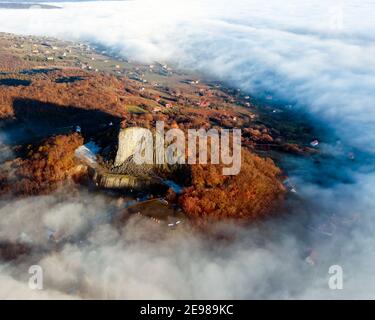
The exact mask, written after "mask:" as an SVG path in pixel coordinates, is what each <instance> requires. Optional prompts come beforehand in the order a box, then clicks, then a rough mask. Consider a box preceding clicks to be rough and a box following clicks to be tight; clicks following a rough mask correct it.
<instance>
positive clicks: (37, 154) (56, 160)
mask: <svg viewBox="0 0 375 320" xmlns="http://www.w3.org/2000/svg"><path fill="white" fill-rule="evenodd" d="M82 144H83V138H82V137H81V136H80V135H79V134H77V133H73V134H70V135H59V136H55V137H51V138H49V139H47V140H46V141H45V142H44V143H43V144H42V145H40V146H39V147H37V148H35V149H34V150H30V151H29V154H28V155H27V158H26V159H24V160H20V161H19V163H18V164H16V165H15V178H16V181H15V185H14V188H13V189H14V190H15V192H16V193H17V194H27V195H31V194H40V193H45V192H49V191H52V190H54V189H55V188H56V187H57V186H58V184H59V183H60V182H61V181H63V180H65V179H66V178H68V177H70V176H72V175H73V174H74V168H75V167H76V165H77V163H76V160H75V157H74V151H75V149H76V148H78V147H79V146H81V145H82Z"/></svg>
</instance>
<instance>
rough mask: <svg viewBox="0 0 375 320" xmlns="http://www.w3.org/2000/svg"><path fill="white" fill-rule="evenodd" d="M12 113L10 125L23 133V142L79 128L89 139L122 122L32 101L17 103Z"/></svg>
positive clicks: (100, 113)
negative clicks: (102, 130)
mask: <svg viewBox="0 0 375 320" xmlns="http://www.w3.org/2000/svg"><path fill="white" fill-rule="evenodd" d="M13 111H14V116H15V119H14V120H13V121H11V123H8V124H9V125H10V126H11V127H12V128H13V129H15V128H16V129H17V131H22V132H20V135H21V136H22V138H21V140H31V139H33V138H34V139H35V138H37V137H38V138H43V137H47V136H50V135H55V134H68V133H70V132H73V131H75V130H76V129H77V126H79V127H80V128H81V131H82V135H83V136H84V137H85V138H89V137H91V136H92V135H95V134H96V133H97V132H99V131H100V130H101V129H104V128H106V127H108V126H109V124H110V123H113V124H119V122H120V121H121V119H120V118H118V117H116V116H113V115H111V114H108V113H106V112H104V111H101V110H86V109H82V108H78V107H74V106H63V105H58V104H53V103H46V102H42V101H38V100H33V99H20V98H16V99H14V101H13ZM8 128H9V127H8ZM9 129H11V128H9Z"/></svg>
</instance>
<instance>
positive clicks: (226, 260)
mask: <svg viewBox="0 0 375 320" xmlns="http://www.w3.org/2000/svg"><path fill="white" fill-rule="evenodd" d="M59 5H60V6H63V7H64V8H63V9H62V10H56V11H53V10H50V11H48V12H46V11H43V10H33V11H27V10H7V11H0V31H4V32H16V33H21V34H35V35H52V36H56V37H59V38H62V39H74V40H85V41H90V42H93V43H96V44H100V45H102V46H105V47H107V48H109V49H110V50H112V51H113V52H115V53H117V54H120V55H123V56H126V57H127V58H129V59H133V60H140V61H144V62H148V61H154V60H157V61H165V62H168V63H169V62H170V63H173V64H175V65H176V66H177V67H181V68H189V69H194V70H198V71H201V72H205V73H208V74H210V75H211V76H214V77H215V78H217V79H221V80H223V81H225V82H226V83H227V84H228V85H231V86H234V87H238V88H241V90H245V91H246V92H249V93H251V94H253V95H255V96H257V97H259V98H262V97H265V96H270V95H272V97H273V101H274V102H276V103H278V104H285V105H292V108H295V109H296V112H298V110H299V109H303V110H307V111H308V112H309V113H310V114H311V116H312V118H313V119H315V120H316V121H317V122H319V124H321V123H323V124H324V125H325V126H326V127H327V128H330V129H331V130H332V135H335V136H337V137H338V138H339V139H340V140H341V143H343V144H345V145H348V146H350V147H353V148H357V150H361V151H362V152H363V153H362V154H361V156H360V157H359V156H358V157H356V158H355V159H354V163H355V165H352V164H351V165H348V166H346V165H340V166H338V165H337V166H335V162H334V161H336V160H334V161H333V163H332V161H331V162H329V163H327V164H326V163H325V162H324V161H323V162H322V163H321V164H320V168H321V170H318V169H317V168H316V166H314V163H312V162H311V161H302V160H301V161H297V162H296V163H295V164H294V170H292V171H291V172H289V175H290V176H291V178H292V179H293V181H294V182H295V185H296V189H297V191H298V196H299V197H301V198H303V199H304V201H303V202H302V204H301V203H298V204H295V203H290V204H289V203H288V205H290V209H289V214H287V215H282V216H280V217H275V218H270V219H268V220H267V221H264V222H263V223H257V224H256V225H253V226H250V227H239V226H234V225H232V224H231V223H229V222H228V223H222V224H220V225H217V226H215V227H214V228H215V229H217V231H216V232H217V233H218V234H224V235H228V237H225V236H224V237H219V239H217V238H216V237H208V236H204V235H202V234H200V233H199V232H196V231H193V230H192V229H190V228H189V227H188V226H184V227H183V228H181V229H178V230H175V231H174V232H170V233H165V232H163V231H162V230H161V229H159V228H157V226H155V225H154V224H153V223H152V222H150V221H146V220H143V219H140V218H139V217H134V218H132V219H130V220H129V222H128V223H127V224H126V225H124V226H122V227H121V228H119V227H117V226H114V225H113V224H111V223H110V218H111V214H112V212H113V210H114V208H115V206H116V203H115V200H113V199H112V198H108V197H106V196H105V195H98V194H92V193H89V192H86V191H84V190H81V191H80V192H79V194H78V195H77V196H76V197H67V196H66V193H64V190H59V191H57V192H56V193H55V194H53V195H49V196H40V197H30V198H27V199H23V200H14V199H12V200H10V199H7V200H3V202H2V203H1V207H0V240H1V241H4V242H7V241H9V242H12V241H16V240H17V241H18V240H20V239H21V240H22V241H23V242H24V243H25V244H27V245H30V246H33V247H35V248H37V249H36V250H34V251H33V255H31V256H30V257H29V258H28V259H26V261H23V262H22V263H20V264H17V265H14V264H12V263H1V265H0V281H1V282H0V283H1V289H0V297H1V298H35V297H36V298H89V299H90V298H99V299H104V298H123V299H131V298H186V299H189V298H193V299H195V298H202V299H210V298H213V299H214V298H228V299H230V298H238V299H240V298H242V299H243V298H257V299H258V298H275V299H276V298H282V299H289V298H298V299H304V298H312V299H315V298H374V295H375V294H374V293H373V292H374V289H375V276H374V273H373V270H374V268H375V257H374V252H375V250H374V249H375V248H374V244H375V237H374V235H373V231H372V230H373V229H374V227H375V221H374V218H373V216H372V214H373V212H374V209H375V201H374V199H375V189H374V187H373V184H374V182H375V175H374V171H373V169H372V168H371V166H370V165H369V164H371V160H372V158H373V152H374V151H375V143H374V141H375V128H374V120H375V114H374V108H373V106H374V103H375V93H374V91H373V88H374V85H375V58H374V57H375V46H374V40H375V39H374V27H375V25H374V21H373V19H372V16H371V12H372V11H373V10H374V9H375V8H374V6H375V5H374V4H373V3H372V2H371V1H362V2H361V3H360V4H358V3H356V2H355V1H353V0H346V1H344V0H343V1H336V0H331V1H318V0H309V1H305V2H304V3H301V2H300V1H297V0H291V1H287V2H286V1H277V0H272V1H267V2H266V3H265V2H264V1H258V0H255V1H245V0H234V1H233V0H232V1H227V0H223V1H220V3H218V1H213V0H204V1H198V0H192V1H189V2H186V1H184V2H183V1H170V0H160V1H151V0H138V1H129V2H123V3H121V2H105V3H104V2H98V3H92V2H90V3H67V4H61V3H60V4H59ZM8 139H9V137H8ZM323 143H324V141H323ZM336 147H337V146H336V145H335V146H333V145H327V146H326V148H327V149H328V150H331V153H332V154H333V155H334V156H335V157H336V158H337V161H338V162H340V159H341V158H342V157H345V155H343V154H340V153H337V152H334V150H335V148H336ZM301 168H303V170H301ZM333 171H337V172H335V175H337V176H338V177H340V176H347V177H350V182H347V181H344V182H343V181H342V180H340V179H338V180H337V182H336V183H335V184H331V185H329V186H323V185H324V184H317V183H313V182H311V180H310V179H307V178H306V177H307V176H311V175H321V180H324V178H325V176H327V175H328V174H329V173H330V172H333ZM353 216H355V217H358V221H357V222H356V223H355V224H353V225H351V226H350V227H342V228H337V230H335V235H334V236H333V237H332V236H324V235H323V233H322V232H320V231H319V227H318V228H316V229H314V230H313V231H311V229H309V226H310V225H314V224H316V225H318V226H321V225H324V224H330V221H331V220H332V219H339V220H340V221H341V222H342V221H346V220H350V219H351V218H352V217H353ZM341 222H340V223H341ZM51 230H53V232H54V233H55V234H58V235H59V239H60V241H59V243H60V245H59V247H58V248H53V247H50V245H48V244H46V243H49V242H48V237H49V234H50V231H51ZM229 235H230V236H229ZM233 235H235V237H234V238H232V237H233ZM223 238H224V239H226V238H230V239H231V240H230V241H228V240H223ZM310 252H313V255H314V261H316V263H315V265H314V266H312V265H310V264H309V263H308V262H307V261H306V259H305V258H306V257H307V256H308V255H309V254H310ZM31 264H39V265H41V266H42V267H43V270H44V274H45V289H44V290H42V291H40V292H39V291H38V292H36V291H32V290H30V289H29V288H28V285H27V279H28V277H29V274H28V273H27V270H28V268H29V266H30V265H31ZM331 265H340V266H341V267H342V268H343V272H344V288H343V290H330V289H329V287H328V277H329V274H328V269H329V267H330V266H331Z"/></svg>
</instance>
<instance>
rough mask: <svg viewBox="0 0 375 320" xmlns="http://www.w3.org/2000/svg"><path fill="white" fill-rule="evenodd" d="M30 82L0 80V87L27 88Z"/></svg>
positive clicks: (8, 79)
mask: <svg viewBox="0 0 375 320" xmlns="http://www.w3.org/2000/svg"><path fill="white" fill-rule="evenodd" d="M30 84H31V81H29V80H21V79H12V78H6V79H0V86H8V87H19V86H29V85H30Z"/></svg>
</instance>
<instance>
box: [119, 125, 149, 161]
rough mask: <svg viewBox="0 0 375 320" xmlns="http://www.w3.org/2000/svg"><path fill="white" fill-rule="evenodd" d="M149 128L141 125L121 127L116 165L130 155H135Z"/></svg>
mask: <svg viewBox="0 0 375 320" xmlns="http://www.w3.org/2000/svg"><path fill="white" fill-rule="evenodd" d="M147 132H149V131H148V130H145V129H144V128H140V127H131V128H125V129H121V130H120V133H119V136H118V150H117V155H116V159H115V163H114V165H115V167H118V166H120V165H122V164H123V163H124V162H125V161H126V160H127V159H128V158H129V157H131V156H133V155H134V154H135V152H136V150H137V148H139V144H140V143H141V141H142V140H143V139H144V137H145V136H146V134H147Z"/></svg>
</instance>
